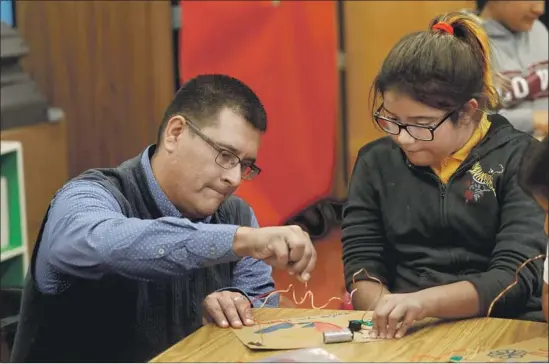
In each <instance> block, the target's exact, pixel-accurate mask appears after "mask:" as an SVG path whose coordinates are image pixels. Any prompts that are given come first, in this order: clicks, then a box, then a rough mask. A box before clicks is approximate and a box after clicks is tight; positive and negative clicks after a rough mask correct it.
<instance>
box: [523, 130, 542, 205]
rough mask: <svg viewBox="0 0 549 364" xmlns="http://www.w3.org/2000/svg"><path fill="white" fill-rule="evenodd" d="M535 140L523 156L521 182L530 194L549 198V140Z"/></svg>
mask: <svg viewBox="0 0 549 364" xmlns="http://www.w3.org/2000/svg"><path fill="white" fill-rule="evenodd" d="M547 138H548V137H545V139H544V140H543V141H541V142H534V143H532V145H531V146H530V148H528V150H527V151H526V153H524V156H523V158H522V163H521V168H520V170H519V184H520V186H521V187H522V188H523V189H524V190H525V191H526V192H528V193H529V194H530V195H533V196H539V197H542V198H549V140H548V139H547Z"/></svg>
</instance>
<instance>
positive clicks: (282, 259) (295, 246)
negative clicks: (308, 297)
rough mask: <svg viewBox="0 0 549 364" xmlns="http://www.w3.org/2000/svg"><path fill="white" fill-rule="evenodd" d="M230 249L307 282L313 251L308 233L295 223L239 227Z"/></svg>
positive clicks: (313, 255)
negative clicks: (275, 225) (283, 270)
mask: <svg viewBox="0 0 549 364" xmlns="http://www.w3.org/2000/svg"><path fill="white" fill-rule="evenodd" d="M233 251H234V253H235V254H236V255H239V256H242V257H243V256H249V257H252V258H255V259H260V260H263V261H265V263H267V264H269V265H272V266H274V267H277V268H281V269H285V270H287V271H289V272H290V274H296V275H297V276H298V278H299V279H300V280H301V281H305V282H306V281H308V280H309V278H310V275H311V271H312V270H313V269H314V267H315V264H316V250H315V248H314V247H313V243H312V242H311V238H310V237H309V234H307V233H306V232H305V231H303V230H302V229H301V228H300V227H299V226H295V225H293V226H277V227H264V228H249V227H240V228H238V230H237V231H236V234H235V238H234V242H233Z"/></svg>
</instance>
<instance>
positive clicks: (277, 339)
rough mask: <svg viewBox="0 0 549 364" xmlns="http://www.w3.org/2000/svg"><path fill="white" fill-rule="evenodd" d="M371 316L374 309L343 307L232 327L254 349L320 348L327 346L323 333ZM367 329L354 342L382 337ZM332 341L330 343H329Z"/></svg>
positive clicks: (239, 337)
mask: <svg viewBox="0 0 549 364" xmlns="http://www.w3.org/2000/svg"><path fill="white" fill-rule="evenodd" d="M363 316H364V320H369V319H371V317H372V312H367V313H366V315H364V311H341V312H336V313H331V314H326V315H319V316H309V317H300V318H293V319H287V320H282V319H281V320H272V321H265V322H260V323H259V324H256V325H254V326H248V327H243V328H240V329H233V332H234V333H235V335H236V336H237V337H238V339H239V340H240V341H241V342H242V343H243V344H244V345H246V346H247V347H248V348H250V349H253V350H287V349H305V348H318V347H322V346H324V345H325V344H324V342H323V338H322V333H323V332H325V331H340V330H343V329H345V328H347V327H348V326H349V321H350V320H361V319H362V318H363ZM379 340H381V339H372V338H370V336H369V330H368V329H364V330H362V331H360V332H356V333H355V334H354V338H353V341H352V342H353V343H358V342H360V343H364V342H373V341H379ZM327 345H330V344H327Z"/></svg>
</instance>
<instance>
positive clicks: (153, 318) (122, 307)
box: [11, 156, 251, 362]
mask: <svg viewBox="0 0 549 364" xmlns="http://www.w3.org/2000/svg"><path fill="white" fill-rule="evenodd" d="M76 179H84V180H89V181H96V182H99V183H101V184H102V185H103V186H104V187H106V188H107V189H108V190H109V191H110V192H111V193H112V194H113V195H114V197H115V198H116V200H117V201H118V203H119V204H120V207H121V209H122V212H123V213H124V215H126V216H127V217H137V218H142V219H155V218H159V217H161V213H160V211H159V209H158V207H157V206H156V204H155V203H154V201H153V198H152V196H151V194H150V192H149V189H148V187H147V184H146V177H145V173H144V170H143V168H142V166H141V164H140V156H138V157H136V158H134V159H131V160H129V161H126V162H124V163H123V164H121V165H120V166H119V167H117V168H113V169H94V170H89V171H87V172H84V173H83V174H82V175H80V176H78V177H76ZM46 220H47V214H46V217H45V218H44V221H43V222H42V228H41V230H40V233H39V235H38V238H37V241H36V246H35V248H34V253H33V256H32V259H31V264H30V272H29V273H30V274H29V275H28V279H27V283H26V286H25V289H24V293H23V300H22V305H21V319H20V323H19V326H18V330H17V334H16V338H15V344H14V347H13V351H12V358H11V359H12V361H16V362H36V361H40V362H68V361H71V362H144V361H148V360H150V359H151V358H153V357H154V356H155V355H157V354H159V353H160V352H162V351H163V350H165V349H167V348H168V347H169V346H171V345H173V344H174V343H176V342H177V341H179V340H181V339H182V338H184V337H185V336H187V335H189V334H190V333H192V332H194V331H195V330H196V329H198V328H199V327H200V326H201V321H202V309H201V304H202V301H203V300H204V298H205V297H206V296H207V295H208V294H210V293H212V292H214V291H216V290H218V289H220V288H223V287H228V286H230V285H231V280H232V271H233V267H234V265H235V264H236V263H235V262H233V263H226V264H219V265H217V266H214V267H212V268H202V269H196V270H193V271H190V272H189V274H187V275H185V276H184V277H180V278H179V277H178V278H168V277H167V278H166V279H165V280H163V281H155V282H139V281H134V280H130V279H127V278H124V277H122V276H118V275H111V276H108V277H105V278H103V279H101V280H97V281H92V280H84V279H76V280H75V281H73V283H72V285H71V286H70V288H69V289H67V290H66V291H65V292H63V293H61V294H56V295H47V294H42V293H41V292H39V291H38V290H37V288H36V287H35V280H34V274H35V271H34V267H35V260H36V254H37V252H38V246H39V244H40V240H41V237H42V231H43V228H44V225H45V223H46ZM250 220H251V214H250V208H249V206H248V205H247V204H246V203H245V202H243V201H242V200H241V199H239V198H238V197H234V196H233V197H231V198H229V199H228V200H227V201H226V202H224V203H223V204H222V205H221V206H220V208H219V209H218V211H217V212H216V213H215V214H214V216H213V218H212V223H223V224H234V225H243V226H249V225H250V222H251V221H250ZM151 244H154V242H151Z"/></svg>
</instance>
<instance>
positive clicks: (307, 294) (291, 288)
mask: <svg viewBox="0 0 549 364" xmlns="http://www.w3.org/2000/svg"><path fill="white" fill-rule="evenodd" d="M543 258H545V254H540V255H536V256H535V257H533V258H529V259H527V260H526V261H524V262H523V263H521V264H520V265H519V266H518V268H517V269H516V270H515V276H514V280H513V282H511V283H510V284H509V285H508V286H507V287H505V288H504V289H503V290H502V291H501V292H500V293H499V294H498V295H497V296H496V297H495V298H494V299H493V300H492V302H491V303H490V306H489V308H488V311H487V314H486V317H485V318H490V316H491V315H492V311H493V310H494V307H495V305H496V303H497V302H498V301H499V300H500V299H501V298H502V297H503V296H505V294H507V293H508V292H509V291H510V290H511V289H513V287H515V286H516V285H517V284H518V282H519V274H520V272H521V271H522V269H524V268H525V267H526V266H527V265H528V264H530V263H531V262H533V261H535V260H538V259H543ZM360 273H364V274H365V275H366V278H367V280H371V281H374V282H376V283H379V286H380V290H379V294H378V296H377V298H376V300H375V301H374V302H372V303H371V304H370V306H369V307H368V308H367V309H366V310H365V311H364V315H363V316H362V319H361V321H362V322H363V323H364V322H365V321H364V318H365V317H366V314H367V313H368V312H369V311H370V309H371V308H372V307H375V306H376V305H377V303H378V302H379V300H380V298H381V296H382V295H383V287H384V286H383V282H381V280H379V279H378V278H376V277H373V276H371V275H369V274H368V272H367V271H366V269H364V268H362V269H360V270H359V271H357V272H356V273H354V274H353V280H352V287H355V285H356V277H357V276H358V275H359V274H360ZM305 288H307V283H305ZM290 291H292V299H293V302H294V303H295V304H296V305H298V306H300V305H302V304H303V303H304V302H305V300H306V299H307V298H309V297H310V299H311V307H312V308H313V309H318V310H320V309H323V308H325V307H327V306H328V305H329V304H330V303H331V302H332V301H335V300H338V301H341V302H345V301H344V300H343V299H342V298H341V297H337V296H334V297H330V298H329V299H328V302H326V303H325V304H324V305H321V306H316V305H315V303H314V293H313V292H312V291H311V290H307V291H306V292H305V293H304V295H303V297H302V298H301V299H300V300H298V299H297V298H296V292H295V288H294V285H293V284H290V285H289V286H288V288H287V289H283V290H275V291H271V292H269V293H266V294H263V295H261V296H258V297H256V298H254V299H253V300H252V304H253V303H254V302H256V301H258V300H261V299H263V298H264V301H263V303H262V304H261V306H260V307H259V308H264V307H265V305H266V303H267V301H268V300H269V299H270V298H271V297H273V296H274V295H275V294H277V293H289V292H290ZM357 291H358V288H353V290H352V291H351V292H350V300H351V302H352V301H353V296H354V295H355V294H356V292H357ZM274 322H288V320H273V321H269V323H274ZM256 324H257V325H258V326H259V327H261V326H260V325H261V324H262V323H261V322H259V321H257V320H256ZM485 325H486V321H485ZM259 330H260V331H261V329H259ZM481 331H482V330H481ZM260 336H261V342H262V341H263V334H260ZM480 348H481V346H480V344H479V345H477V347H476V349H475V350H471V349H469V350H468V351H469V352H471V351H472V352H473V353H472V354H469V353H466V354H465V355H464V357H473V356H475V355H476V354H478V352H479V351H480Z"/></svg>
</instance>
